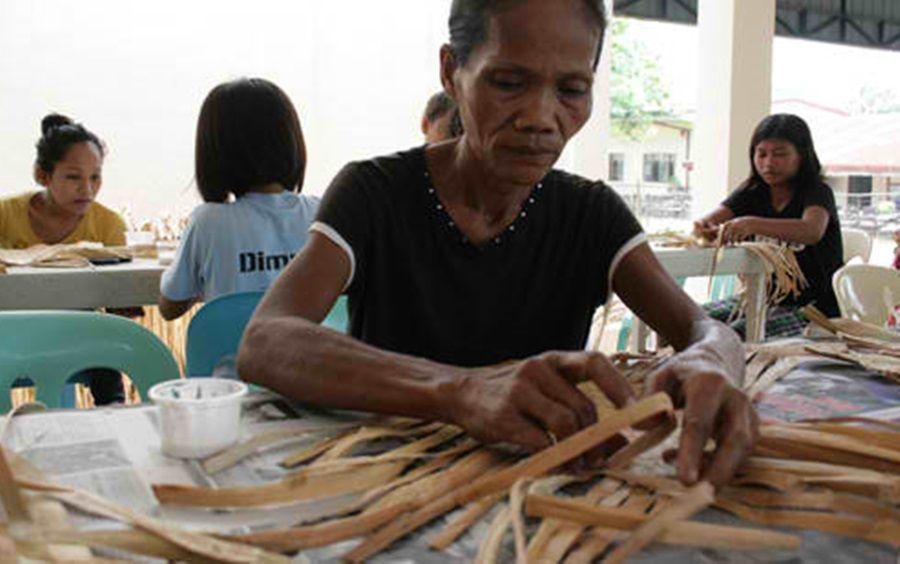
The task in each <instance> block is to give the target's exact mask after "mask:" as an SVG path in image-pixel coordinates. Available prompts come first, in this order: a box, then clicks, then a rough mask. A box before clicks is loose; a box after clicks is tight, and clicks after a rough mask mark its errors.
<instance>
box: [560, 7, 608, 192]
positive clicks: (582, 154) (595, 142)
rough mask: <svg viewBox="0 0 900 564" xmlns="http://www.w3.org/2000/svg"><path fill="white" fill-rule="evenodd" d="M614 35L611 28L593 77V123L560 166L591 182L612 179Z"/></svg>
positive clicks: (578, 139)
mask: <svg viewBox="0 0 900 564" xmlns="http://www.w3.org/2000/svg"><path fill="white" fill-rule="evenodd" d="M608 4H610V6H609V11H610V14H609V18H610V20H611V19H612V13H611V12H612V2H608ZM611 41H612V33H611V32H610V29H609V26H607V29H606V37H605V38H604V41H603V53H602V55H601V57H600V64H599V65H597V72H596V73H595V74H594V88H593V91H594V92H593V93H594V109H593V112H592V113H591V119H589V120H588V122H587V123H586V124H584V127H582V128H581V131H580V132H579V133H578V135H576V136H575V137H574V138H573V139H572V140H571V141H570V142H569V145H568V146H567V147H566V151H565V152H564V153H563V155H562V157H561V158H560V163H559V166H560V167H561V168H564V169H566V170H569V171H571V172H573V173H575V174H579V175H581V176H584V177H585V178H590V179H591V180H604V181H605V180H606V179H607V178H608V177H609V137H610V135H611V134H612V133H611V131H610V121H609V110H610V102H609V78H610V73H611V72H612V64H611V62H610V61H611V58H610V57H611V53H612V47H611V44H610V43H611Z"/></svg>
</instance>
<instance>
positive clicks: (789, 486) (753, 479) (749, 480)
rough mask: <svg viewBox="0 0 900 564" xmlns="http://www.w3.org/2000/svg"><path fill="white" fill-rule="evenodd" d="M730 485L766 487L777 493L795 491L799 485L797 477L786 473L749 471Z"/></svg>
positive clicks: (733, 480) (760, 470) (734, 479)
mask: <svg viewBox="0 0 900 564" xmlns="http://www.w3.org/2000/svg"><path fill="white" fill-rule="evenodd" d="M731 483H732V484H734V485H736V486H744V485H747V484H752V485H756V486H766V487H767V488H770V489H773V490H775V491H778V492H789V491H793V490H796V489H797V487H798V486H800V484H801V480H800V477H799V476H795V475H793V474H790V473H788V472H780V471H778V470H764V469H759V470H749V471H746V472H743V473H741V474H740V475H739V476H737V477H735V478H733V479H732V480H731Z"/></svg>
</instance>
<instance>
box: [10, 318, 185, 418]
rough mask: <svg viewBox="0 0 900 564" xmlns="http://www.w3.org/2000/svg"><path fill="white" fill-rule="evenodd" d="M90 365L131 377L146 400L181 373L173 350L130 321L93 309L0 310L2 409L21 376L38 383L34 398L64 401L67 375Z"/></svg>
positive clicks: (48, 402) (52, 402) (55, 404)
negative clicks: (152, 388)
mask: <svg viewBox="0 0 900 564" xmlns="http://www.w3.org/2000/svg"><path fill="white" fill-rule="evenodd" d="M87 368H110V369H112V370H118V371H121V372H124V373H125V374H127V375H128V377H129V378H131V381H132V383H134V385H135V387H137V389H138V391H139V392H140V394H141V397H142V398H146V397H147V390H149V389H150V386H152V385H153V384H156V383H157V382H162V381H165V380H171V379H173V378H178V377H180V375H181V374H180V372H179V370H178V364H177V363H176V362H175V358H174V357H173V356H172V352H171V351H170V350H169V348H168V347H166V345H165V343H163V342H162V341H161V340H159V337H157V336H156V335H154V334H153V333H152V332H151V331H149V330H148V329H146V328H144V327H143V326H141V325H139V324H137V323H135V322H134V321H131V320H130V319H127V318H124V317H119V316H117V315H110V314H106V313H97V312H93V311H53V310H43V311H3V312H0V411H2V412H6V411H9V408H10V399H9V389H10V386H11V384H12V383H13V381H15V380H16V379H17V378H19V377H27V378H29V379H30V380H31V381H32V382H34V385H35V388H36V399H37V400H38V401H40V402H43V403H44V404H46V405H47V406H48V407H51V408H52V407H68V406H67V405H65V404H64V402H63V401H62V398H63V395H64V391H65V388H66V382H67V380H68V379H69V378H71V377H72V376H73V375H75V374H76V373H78V372H81V371H82V370H85V369H87Z"/></svg>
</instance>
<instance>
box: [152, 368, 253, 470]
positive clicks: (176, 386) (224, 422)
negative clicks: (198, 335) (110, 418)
mask: <svg viewBox="0 0 900 564" xmlns="http://www.w3.org/2000/svg"><path fill="white" fill-rule="evenodd" d="M246 394H247V386H246V385H245V384H244V383H243V382H239V381H237V380H225V379H223V378H188V379H179V380H169V381H168V382H161V383H159V384H156V385H155V386H153V387H152V388H150V393H149V395H150V399H151V400H153V403H155V404H156V405H158V406H159V422H160V425H159V427H160V429H159V431H160V437H161V439H162V452H163V454H165V455H168V456H173V457H175V458H205V457H207V456H209V455H211V454H214V453H216V452H219V451H220V450H223V449H225V448H227V447H229V446H231V445H233V444H234V443H235V442H237V439H238V435H239V433H240V423H241V398H243V397H244V396H245V395H246Z"/></svg>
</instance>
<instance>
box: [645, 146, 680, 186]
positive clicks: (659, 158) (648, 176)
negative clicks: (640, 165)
mask: <svg viewBox="0 0 900 564" xmlns="http://www.w3.org/2000/svg"><path fill="white" fill-rule="evenodd" d="M674 177H675V154H674V153H646V154H644V182H669V181H671V180H672V179H673V178H674Z"/></svg>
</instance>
